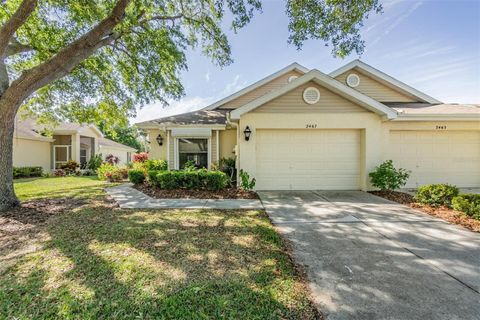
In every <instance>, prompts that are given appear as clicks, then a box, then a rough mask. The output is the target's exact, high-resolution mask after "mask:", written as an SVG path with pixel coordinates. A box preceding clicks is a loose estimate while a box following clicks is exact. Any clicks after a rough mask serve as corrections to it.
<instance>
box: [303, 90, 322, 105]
mask: <svg viewBox="0 0 480 320" xmlns="http://www.w3.org/2000/svg"><path fill="white" fill-rule="evenodd" d="M307 91H315V93H316V94H317V98H316V99H315V100H314V101H309V100H308V99H307V98H308V97H307V95H308V92H307ZM302 97H303V101H305V103H306V104H316V103H317V102H318V101H320V91H319V90H318V89H317V88H315V87H308V88H305V90H303V94H302Z"/></svg>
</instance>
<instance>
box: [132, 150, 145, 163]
mask: <svg viewBox="0 0 480 320" xmlns="http://www.w3.org/2000/svg"><path fill="white" fill-rule="evenodd" d="M147 160H148V153H146V152H140V153H134V154H133V162H145V161H147Z"/></svg>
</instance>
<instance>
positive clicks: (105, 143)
mask: <svg viewBox="0 0 480 320" xmlns="http://www.w3.org/2000/svg"><path fill="white" fill-rule="evenodd" d="M98 144H99V145H100V146H101V147H105V148H108V147H111V148H122V149H131V150H132V151H134V150H135V149H134V148H132V147H129V146H126V145H124V144H121V143H118V142H115V141H113V140H110V139H107V138H100V139H98Z"/></svg>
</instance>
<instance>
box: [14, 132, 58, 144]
mask: <svg viewBox="0 0 480 320" xmlns="http://www.w3.org/2000/svg"><path fill="white" fill-rule="evenodd" d="M13 139H23V140H32V141H41V142H54V141H55V139H53V138H47V137H30V136H24V135H18V134H15V135H14V136H13Z"/></svg>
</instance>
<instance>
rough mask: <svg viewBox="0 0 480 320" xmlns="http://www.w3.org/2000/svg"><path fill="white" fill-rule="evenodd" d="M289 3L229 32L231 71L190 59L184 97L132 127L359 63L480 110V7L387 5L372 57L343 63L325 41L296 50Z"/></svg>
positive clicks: (479, 1) (405, 0)
mask: <svg viewBox="0 0 480 320" xmlns="http://www.w3.org/2000/svg"><path fill="white" fill-rule="evenodd" d="M380 1H381V0H380ZM285 3H286V1H285V0H263V2H262V5H263V11H262V13H257V14H256V15H255V17H254V18H253V20H252V21H251V23H250V24H248V25H247V26H246V27H245V28H243V29H241V30H240V31H239V32H238V33H237V34H234V33H233V32H231V31H229V30H225V31H226V32H227V35H228V36H229V42H230V45H231V48H232V58H233V60H234V62H233V63H232V64H230V65H229V66H227V67H224V68H223V69H221V68H219V67H217V66H215V65H214V64H213V63H212V62H211V61H210V60H209V59H208V58H207V57H205V56H202V55H201V54H200V53H199V52H197V51H189V52H188V53H187V59H188V60H187V63H188V66H189V69H188V71H185V72H184V73H182V75H181V79H182V83H183V85H184V87H185V96H184V97H183V98H182V99H181V100H179V101H171V102H170V104H169V106H167V107H163V106H161V105H160V104H158V103H153V104H150V105H147V106H145V107H143V108H142V109H141V110H139V111H138V112H137V117H136V118H135V119H131V120H132V122H133V123H135V122H140V121H145V120H151V119H155V118H160V117H163V116H168V115H174V114H179V113H184V112H189V111H194V110H198V109H201V108H203V107H206V106H207V105H209V104H211V103H213V102H215V101H218V100H220V99H222V98H224V97H226V96H228V95H230V94H232V93H234V92H236V91H238V90H240V89H242V88H244V87H246V86H248V85H250V84H252V83H254V82H256V81H258V80H260V79H262V78H264V77H266V76H268V75H270V74H272V73H274V72H276V71H278V70H280V69H281V68H283V67H285V66H287V65H289V64H291V63H293V62H298V63H300V64H301V65H303V66H305V67H307V68H309V69H313V68H315V69H318V70H320V71H322V72H324V73H329V72H331V71H333V70H335V69H337V68H339V67H341V66H342V65H344V64H346V63H348V62H350V61H352V60H354V59H358V58H360V59H361V60H362V61H364V62H366V63H368V64H370V65H372V66H373V67H375V68H377V69H380V70H382V71H383V72H385V73H387V74H389V75H390V76H393V77H394V78H396V79H398V80H400V81H402V82H404V83H406V84H408V85H410V86H412V87H414V88H416V89H418V90H420V91H423V92H425V93H426V94H428V95H431V96H433V97H435V98H437V99H439V100H440V101H442V102H449V103H480V0H428V1H416V0H383V1H382V3H383V8H384V10H383V11H384V12H383V14H374V13H372V14H370V17H369V19H368V20H367V21H366V22H365V24H364V27H363V28H362V31H361V34H362V37H363V39H364V40H365V41H366V49H365V52H364V53H363V54H362V55H361V56H360V57H359V56H358V55H356V54H351V55H350V56H348V57H346V58H344V59H341V58H335V57H333V56H332V54H331V48H330V47H325V43H324V42H323V41H321V40H308V41H307V42H306V43H305V44H304V46H303V48H302V49H301V50H297V49H296V48H295V47H294V46H293V45H289V44H288V42H287V39H288V35H289V32H288V17H287V16H286V14H285Z"/></svg>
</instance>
